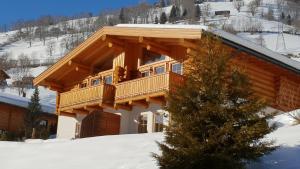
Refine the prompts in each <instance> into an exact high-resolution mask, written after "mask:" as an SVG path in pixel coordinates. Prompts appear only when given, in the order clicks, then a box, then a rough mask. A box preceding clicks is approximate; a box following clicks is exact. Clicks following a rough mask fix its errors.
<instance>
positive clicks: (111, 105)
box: [99, 103, 114, 108]
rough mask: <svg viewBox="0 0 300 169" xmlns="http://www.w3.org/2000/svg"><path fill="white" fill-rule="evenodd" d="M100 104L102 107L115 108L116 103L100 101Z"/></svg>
mask: <svg viewBox="0 0 300 169" xmlns="http://www.w3.org/2000/svg"><path fill="white" fill-rule="evenodd" d="M99 106H100V107H102V108H114V105H113V104H110V103H100V104H99Z"/></svg>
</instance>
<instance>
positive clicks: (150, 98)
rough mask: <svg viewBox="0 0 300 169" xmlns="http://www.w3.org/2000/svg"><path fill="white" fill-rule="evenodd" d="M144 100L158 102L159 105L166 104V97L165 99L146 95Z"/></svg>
mask: <svg viewBox="0 0 300 169" xmlns="http://www.w3.org/2000/svg"><path fill="white" fill-rule="evenodd" d="M146 101H147V102H148V103H155V104H159V105H161V106H165V105H166V99H165V97H147V99H146Z"/></svg>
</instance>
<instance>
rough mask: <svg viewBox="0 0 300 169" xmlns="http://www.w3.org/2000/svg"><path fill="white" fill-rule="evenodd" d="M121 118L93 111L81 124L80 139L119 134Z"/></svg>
mask: <svg viewBox="0 0 300 169" xmlns="http://www.w3.org/2000/svg"><path fill="white" fill-rule="evenodd" d="M120 122H121V117H120V116H119V115H116V114H113V113H107V112H102V111H94V112H93V113H91V114H89V115H88V116H87V117H85V118H84V119H83V120H82V122H81V131H80V137H81V138H85V137H95V136H104V135H117V134H120Z"/></svg>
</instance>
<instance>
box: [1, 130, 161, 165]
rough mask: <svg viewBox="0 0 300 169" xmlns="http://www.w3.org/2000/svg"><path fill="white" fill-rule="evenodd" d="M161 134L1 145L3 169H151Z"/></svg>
mask: <svg viewBox="0 0 300 169" xmlns="http://www.w3.org/2000/svg"><path fill="white" fill-rule="evenodd" d="M155 141H162V134H159V133H156V134H139V135H120V136H104V137H95V138H89V139H80V140H69V141H66V140H58V141H53V142H50V143H49V142H44V143H41V141H40V140H38V141H35V142H32V141H30V143H9V142H1V143H0V150H1V153H0V163H1V168H3V169H41V168H43V169H70V168H72V169H83V168H88V169H153V168H157V166H156V161H155V160H154V159H153V158H152V157H151V153H152V152H158V147H157V144H156V143H155Z"/></svg>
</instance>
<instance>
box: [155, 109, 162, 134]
mask: <svg viewBox="0 0 300 169" xmlns="http://www.w3.org/2000/svg"><path fill="white" fill-rule="evenodd" d="M154 118H155V119H154V120H155V130H154V131H155V132H162V131H163V130H164V115H163V114H160V113H157V114H155V116H154Z"/></svg>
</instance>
